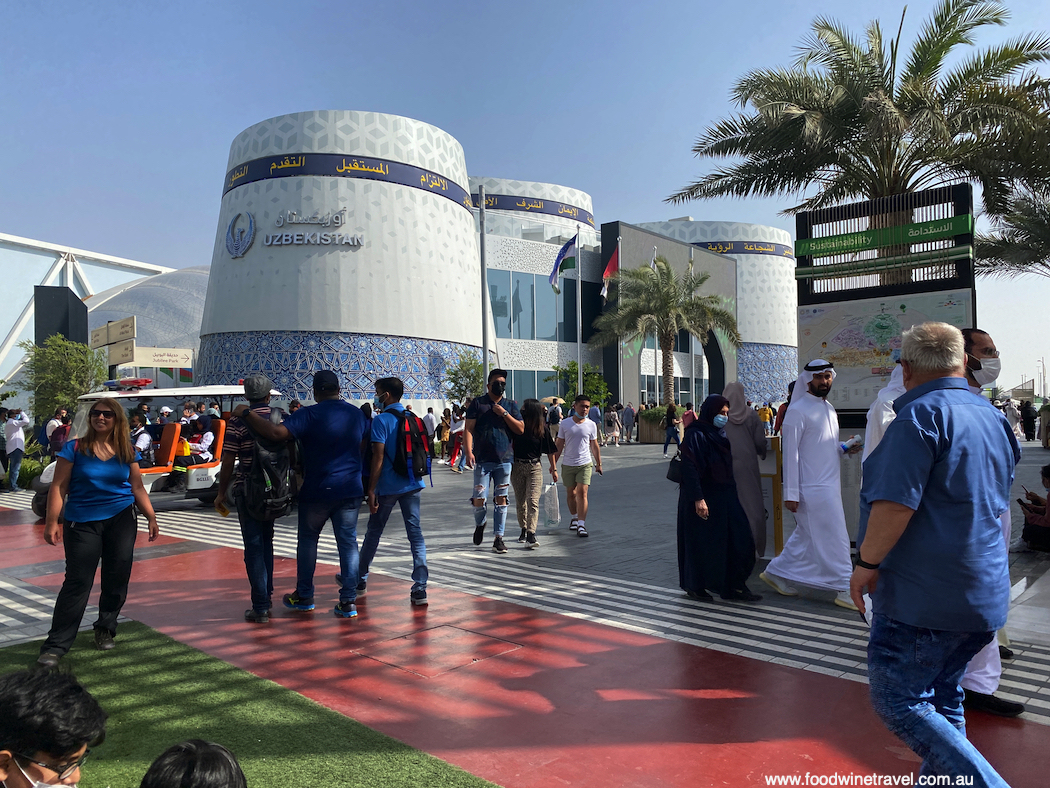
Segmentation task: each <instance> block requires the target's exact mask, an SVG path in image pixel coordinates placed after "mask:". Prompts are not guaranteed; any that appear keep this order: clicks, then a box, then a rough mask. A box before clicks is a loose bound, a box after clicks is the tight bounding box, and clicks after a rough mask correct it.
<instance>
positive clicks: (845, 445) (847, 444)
mask: <svg viewBox="0 0 1050 788" xmlns="http://www.w3.org/2000/svg"><path fill="white" fill-rule="evenodd" d="M863 445H864V438H862V437H861V436H860V435H854V436H853V437H852V438H850V439H849V440H847V441H843V442H842V443H840V444H839V446H840V447H841V448H842V453H843V454H848V453H849V450H850V449H852V448H853V447H854V446H863Z"/></svg>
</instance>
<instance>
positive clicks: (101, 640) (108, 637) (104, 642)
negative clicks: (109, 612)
mask: <svg viewBox="0 0 1050 788" xmlns="http://www.w3.org/2000/svg"><path fill="white" fill-rule="evenodd" d="M116 647H117V644H116V643H114V642H113V635H112V634H110V631H109V630H108V629H96V630H95V648H96V649H98V650H99V651H109V650H110V649H113V648H116Z"/></svg>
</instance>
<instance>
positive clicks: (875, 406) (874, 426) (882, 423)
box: [861, 364, 905, 461]
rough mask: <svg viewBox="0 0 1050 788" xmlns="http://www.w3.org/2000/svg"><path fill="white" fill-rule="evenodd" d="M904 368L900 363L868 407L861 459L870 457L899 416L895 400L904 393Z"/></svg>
mask: <svg viewBox="0 0 1050 788" xmlns="http://www.w3.org/2000/svg"><path fill="white" fill-rule="evenodd" d="M904 390H905V389H904V369H903V368H902V367H901V365H900V364H898V365H897V366H896V368H895V369H894V370H893V374H892V375H890V382H889V383H887V384H886V386H885V387H884V388H882V389H880V390H879V394H878V396H877V397H875V401H874V402H873V403H871V407H870V408H868V419H867V427H865V429H864V455H863V456H862V457H861V460H862V461H863V460H866V459H868V455H869V454H871V453H872V452H873V451H875V447H876V446H878V445H879V441H881V440H882V436H883V435H885V434H886V428H887V427H888V426H890V422H892V421H893V420H894V419H895V418H896V417H897V412H896V411H895V410H894V409H893V401H894V400H895V399H897V397H900V396H901V395H903V394H904Z"/></svg>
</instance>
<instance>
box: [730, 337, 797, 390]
mask: <svg viewBox="0 0 1050 788" xmlns="http://www.w3.org/2000/svg"><path fill="white" fill-rule="evenodd" d="M797 377H798V348H793V347H790V346H788V345H763V344H759V343H756V342H745V343H744V344H743V345H741V346H740V349H739V350H738V351H737V379H738V380H739V381H740V382H741V383H743V384H744V391H746V392H747V398H748V399H749V400H751V401H752V402H782V401H783V400H784V399H786V397H787V386H788V383H790V382H791V381H793V380H794V379H795V378H797Z"/></svg>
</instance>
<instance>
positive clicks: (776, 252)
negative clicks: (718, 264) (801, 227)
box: [693, 241, 795, 260]
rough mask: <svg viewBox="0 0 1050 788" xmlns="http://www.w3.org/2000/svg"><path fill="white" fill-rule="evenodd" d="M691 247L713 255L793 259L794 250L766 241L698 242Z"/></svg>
mask: <svg viewBox="0 0 1050 788" xmlns="http://www.w3.org/2000/svg"><path fill="white" fill-rule="evenodd" d="M693 246H699V247H700V248H701V249H706V250H707V251H709V252H714V253H715V254H770V255H773V256H774V257H790V258H791V259H792V260H794V259H795V250H794V249H792V248H791V247H790V246H786V245H784V244H774V243H768V242H766V241H698V242H695V243H694V244H693Z"/></svg>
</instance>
